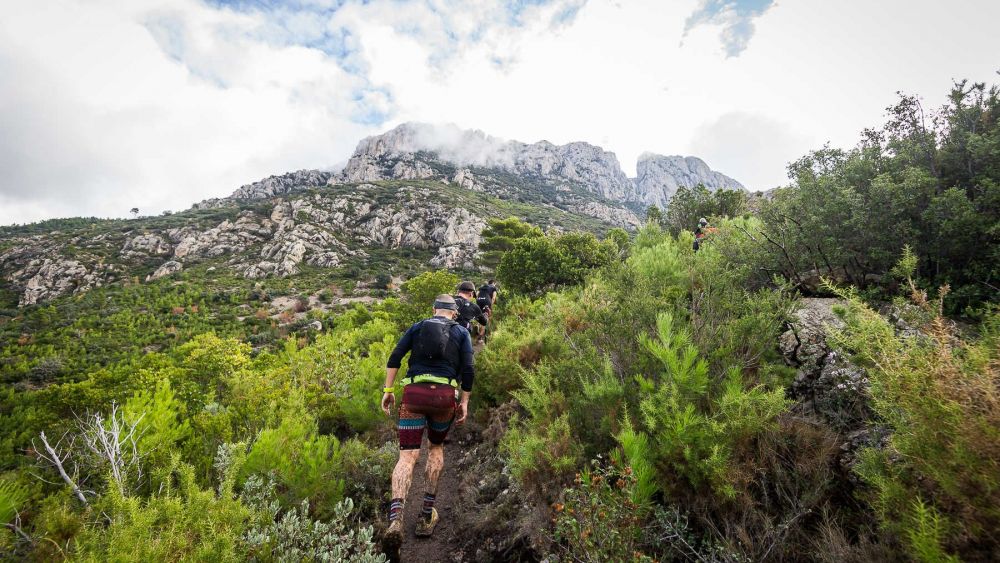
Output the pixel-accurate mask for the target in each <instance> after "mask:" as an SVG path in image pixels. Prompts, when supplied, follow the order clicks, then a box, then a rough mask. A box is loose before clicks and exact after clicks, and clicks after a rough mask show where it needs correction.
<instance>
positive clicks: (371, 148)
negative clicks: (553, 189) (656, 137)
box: [332, 123, 632, 201]
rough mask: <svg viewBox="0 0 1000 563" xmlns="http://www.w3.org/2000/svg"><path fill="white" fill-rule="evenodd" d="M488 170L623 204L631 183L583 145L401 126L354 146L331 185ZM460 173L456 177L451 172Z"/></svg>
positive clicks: (601, 153)
mask: <svg viewBox="0 0 1000 563" xmlns="http://www.w3.org/2000/svg"><path fill="white" fill-rule="evenodd" d="M470 167H473V168H479V169H494V170H496V171H500V172H505V173H509V174H515V175H523V176H530V177H535V178H539V179H545V180H548V181H550V182H553V183H559V182H573V183H578V184H581V185H586V186H587V187H588V188H589V189H591V191H593V192H594V193H595V194H597V195H600V196H602V197H605V198H608V199H612V200H617V201H625V200H626V198H627V197H628V196H629V194H630V193H631V192H632V183H631V181H630V180H629V179H628V178H627V177H626V176H625V173H624V172H622V170H621V166H620V165H619V164H618V159H617V158H616V157H615V155H614V153H611V152H608V151H605V150H604V149H602V148H600V147H596V146H594V145H591V144H588V143H569V144H566V145H554V144H552V143H549V142H548V141H541V142H538V143H533V144H525V143H521V142H517V141H501V140H499V139H496V138H493V137H489V136H487V135H486V134H485V133H482V132H481V131H466V130H461V129H458V128H456V127H451V126H435V125H429V124H422V123H405V124H403V125H400V126H399V127H396V128H395V129H393V130H391V131H389V132H387V133H384V134H382V135H376V136H374V137H368V138H366V139H364V140H362V141H361V142H360V143H358V147H357V149H355V151H354V155H353V156H352V157H351V159H350V160H349V161H348V162H347V166H346V167H345V168H344V170H343V171H342V172H341V173H340V174H338V175H337V176H336V177H335V178H334V179H333V180H332V181H333V182H344V183H349V182H370V181H375V180H412V179H419V178H435V177H437V178H446V179H449V180H451V181H454V182H455V183H459V184H463V183H465V182H464V179H465V176H466V175H467V174H469V170H468V169H469V168H470ZM462 168H464V169H465V170H464V171H462V172H460V173H456V171H457V170H459V169H462Z"/></svg>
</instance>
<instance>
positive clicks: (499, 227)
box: [479, 217, 544, 268]
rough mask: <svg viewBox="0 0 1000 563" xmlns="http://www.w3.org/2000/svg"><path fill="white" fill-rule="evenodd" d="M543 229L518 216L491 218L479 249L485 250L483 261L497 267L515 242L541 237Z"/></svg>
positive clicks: (484, 230) (483, 233)
mask: <svg viewBox="0 0 1000 563" xmlns="http://www.w3.org/2000/svg"><path fill="white" fill-rule="evenodd" d="M542 236H544V234H543V233H542V230H541V229H539V228H538V227H536V226H534V225H530V224H528V223H525V222H524V221H522V220H521V219H518V218H517V217H507V218H506V219H490V220H489V221H487V224H486V228H485V229H483V232H482V239H483V240H482V242H480V243H479V250H481V251H482V252H483V263H484V264H485V265H487V266H489V267H492V268H495V267H496V266H497V265H498V264H499V263H500V257H501V256H502V255H503V253H504V252H507V251H508V250H511V249H512V248H514V243H515V242H516V241H518V240H519V239H524V238H540V237H542Z"/></svg>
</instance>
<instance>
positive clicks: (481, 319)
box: [455, 295, 489, 329]
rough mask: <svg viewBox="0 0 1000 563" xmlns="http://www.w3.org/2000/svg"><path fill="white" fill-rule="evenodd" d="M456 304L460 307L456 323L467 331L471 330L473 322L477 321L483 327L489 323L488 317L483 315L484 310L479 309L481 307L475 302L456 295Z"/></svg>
mask: <svg viewBox="0 0 1000 563" xmlns="http://www.w3.org/2000/svg"><path fill="white" fill-rule="evenodd" d="M455 304H457V305H458V318H457V319H455V321H457V322H458V324H459V325H461V326H463V327H465V328H466V329H468V328H469V325H470V324H472V321H473V320H476V321H477V322H478V323H479V324H481V325H485V324H486V323H487V322H489V321H488V320H487V319H486V315H484V314H483V310H482V309H480V308H479V305H477V304H476V302H475V301H470V300H468V299H466V298H464V297H462V296H461V295H456V296H455Z"/></svg>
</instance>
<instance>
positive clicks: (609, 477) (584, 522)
mask: <svg viewBox="0 0 1000 563" xmlns="http://www.w3.org/2000/svg"><path fill="white" fill-rule="evenodd" d="M635 487H636V477H635V473H634V472H633V471H632V470H631V468H629V467H628V466H624V467H622V466H619V465H617V464H612V465H610V466H609V465H606V464H602V463H594V467H593V469H584V470H583V471H580V472H579V473H577V475H576V481H575V483H574V486H573V487H570V488H568V489H566V490H565V491H564V492H563V498H564V501H563V503H557V504H555V505H554V506H553V509H554V511H555V530H554V533H553V539H554V540H555V542H556V546H557V548H558V552H560V554H561V555H564V556H565V558H566V560H569V561H583V562H591V561H593V562H595V563H596V562H604V561H648V562H652V561H653V558H652V557H650V556H648V555H646V554H644V553H643V552H642V551H641V550H642V548H643V545H642V540H643V525H644V519H643V517H642V514H641V512H640V511H639V510H637V509H638V506H637V505H636V504H635V502H634V501H633V500H632V499H633V497H634V495H635Z"/></svg>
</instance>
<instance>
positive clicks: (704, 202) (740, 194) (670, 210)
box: [661, 184, 747, 235]
mask: <svg viewBox="0 0 1000 563" xmlns="http://www.w3.org/2000/svg"><path fill="white" fill-rule="evenodd" d="M746 211H747V196H746V192H744V191H742V190H726V189H722V190H717V191H714V192H713V191H709V190H708V189H707V188H705V186H703V185H702V184H698V185H697V186H695V187H694V188H687V187H684V186H682V187H680V188H678V189H677V193H675V194H674V195H673V197H671V198H670V203H668V204H667V210H666V213H665V214H664V215H663V217H662V219H661V224H662V225H663V227H664V228H665V229H667V231H668V232H669V233H670V234H672V235H677V234H678V233H680V232H681V231H684V230H688V231H693V230H694V229H695V228H696V227H697V226H698V219H700V218H702V217H736V216H739V215H742V214H743V213H746Z"/></svg>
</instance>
